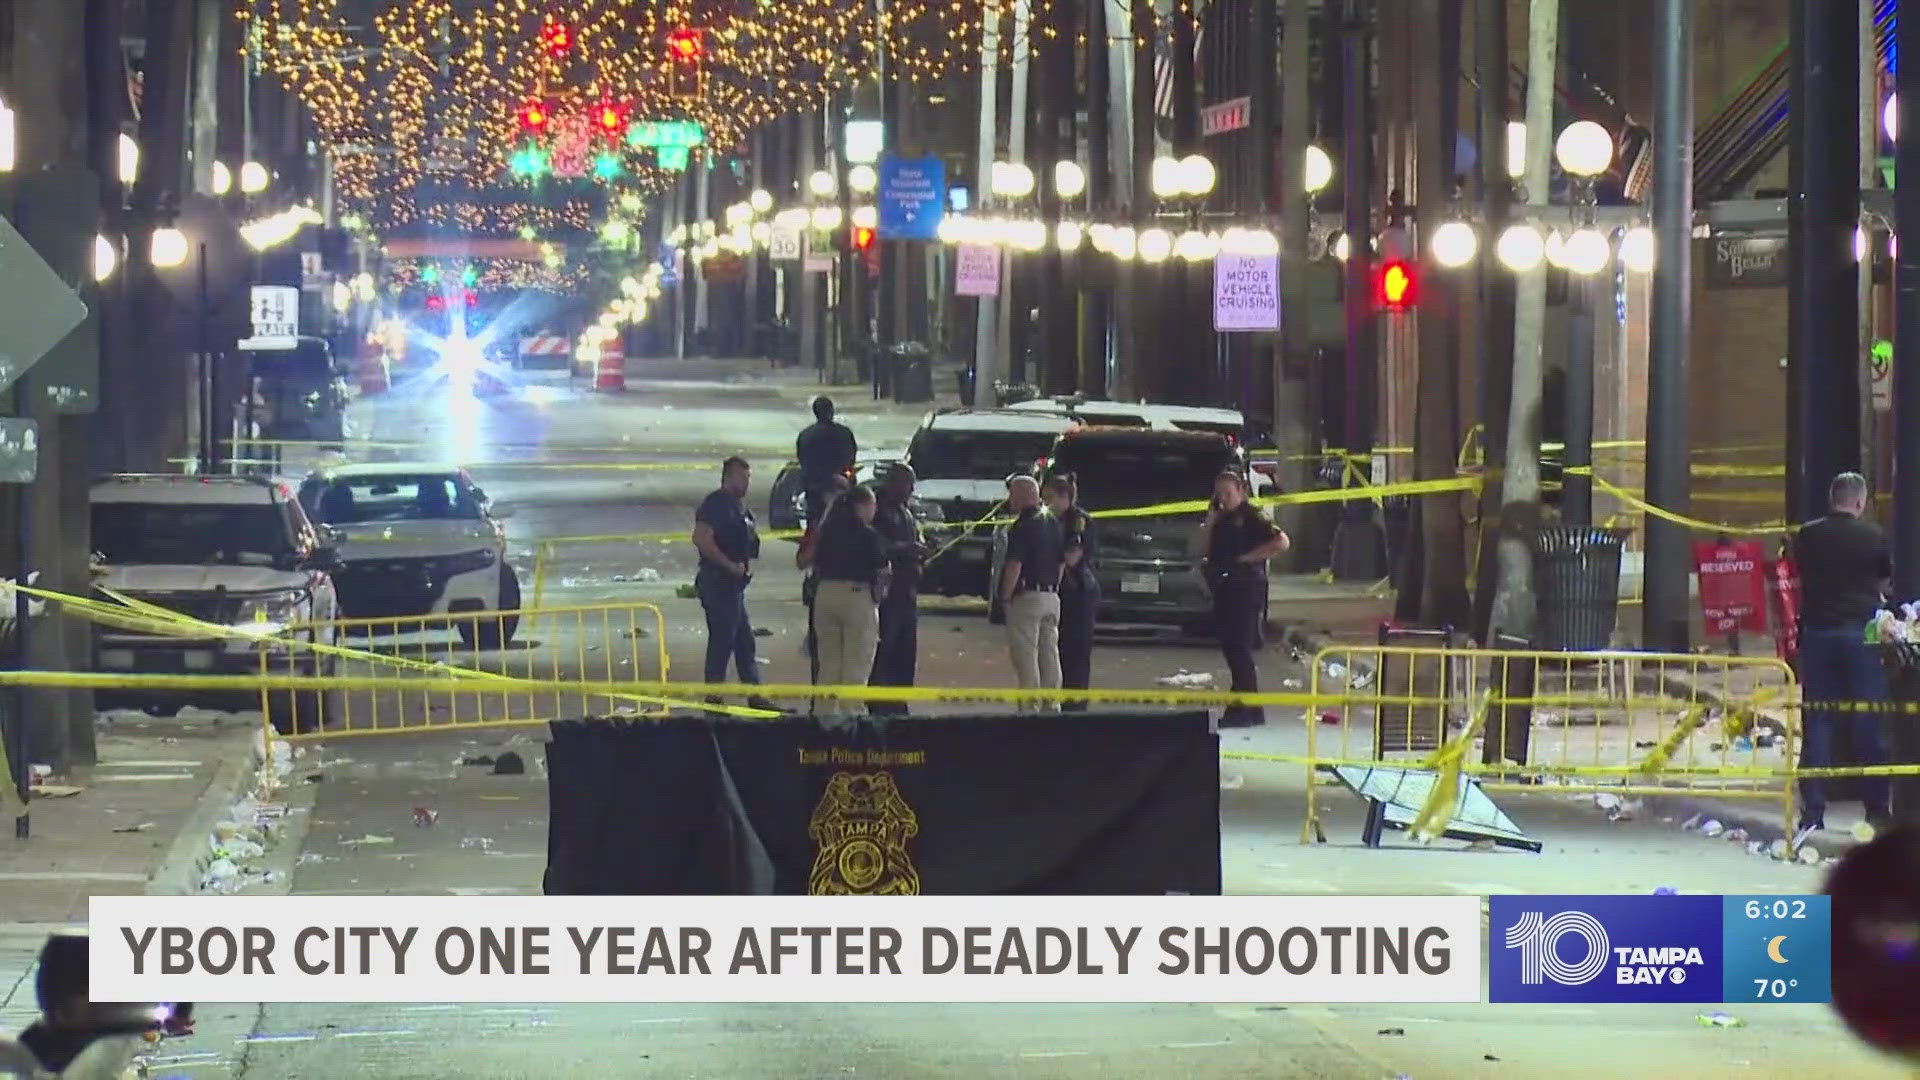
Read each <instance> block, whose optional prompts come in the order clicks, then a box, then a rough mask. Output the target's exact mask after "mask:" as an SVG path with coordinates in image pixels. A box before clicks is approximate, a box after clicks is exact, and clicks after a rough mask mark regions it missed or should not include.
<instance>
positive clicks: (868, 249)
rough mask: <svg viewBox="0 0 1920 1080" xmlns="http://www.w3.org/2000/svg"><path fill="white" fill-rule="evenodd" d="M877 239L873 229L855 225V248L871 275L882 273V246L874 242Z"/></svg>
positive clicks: (868, 273)
mask: <svg viewBox="0 0 1920 1080" xmlns="http://www.w3.org/2000/svg"><path fill="white" fill-rule="evenodd" d="M875 239H876V237H875V235H874V232H873V230H872V229H869V228H867V227H866V226H864V225H856V226H854V228H853V250H854V251H856V252H858V253H859V255H860V261H861V262H862V263H864V264H865V265H866V268H867V275H868V276H869V277H872V276H875V275H878V274H879V273H880V248H879V245H877V244H875V243H874V240H875Z"/></svg>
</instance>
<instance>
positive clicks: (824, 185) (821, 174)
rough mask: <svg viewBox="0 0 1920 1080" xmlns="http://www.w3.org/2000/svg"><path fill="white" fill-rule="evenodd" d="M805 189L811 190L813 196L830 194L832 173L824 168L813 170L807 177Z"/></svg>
mask: <svg viewBox="0 0 1920 1080" xmlns="http://www.w3.org/2000/svg"><path fill="white" fill-rule="evenodd" d="M807 190H808V191H811V192H813V194H814V197H815V198H819V199H824V198H827V197H828V196H830V195H832V194H833V174H832V173H830V172H828V171H827V170H825V169H818V170H815V172H814V174H813V175H812V176H809V177H807Z"/></svg>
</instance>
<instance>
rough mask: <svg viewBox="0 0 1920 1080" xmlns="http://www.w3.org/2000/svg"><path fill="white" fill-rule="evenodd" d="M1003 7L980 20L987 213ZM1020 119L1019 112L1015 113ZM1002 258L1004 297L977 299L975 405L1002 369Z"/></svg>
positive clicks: (976, 182) (977, 197)
mask: <svg viewBox="0 0 1920 1080" xmlns="http://www.w3.org/2000/svg"><path fill="white" fill-rule="evenodd" d="M999 95H1000V9H999V8H998V7H992V8H988V9H986V11H985V13H984V14H983V16H982V17H981V21H980V127H979V135H978V141H977V142H976V144H975V146H976V153H977V156H976V157H975V158H974V162H975V167H974V174H973V187H974V192H973V195H974V202H975V203H976V204H977V205H978V206H979V207H980V212H984V211H985V210H986V209H987V207H989V206H991V205H992V202H993V162H994V156H995V153H996V151H997V149H998V145H999V134H998V133H999V119H998V118H999V114H1000V102H999ZM1015 118H1016V119H1018V114H1015ZM999 259H1000V269H1001V271H1002V272H1001V274H1000V296H982V297H978V298H976V299H975V300H974V305H975V306H974V324H973V401H971V402H969V403H968V404H971V405H974V406H989V405H992V404H993V384H994V383H995V382H997V381H999V379H1000V376H1001V373H1002V371H1003V370H1004V369H1003V368H1002V367H1001V356H1000V351H999V349H1000V330H999V326H1000V322H999V317H998V316H997V315H996V313H995V310H994V309H995V308H996V307H998V306H999V302H1000V299H1001V297H1004V296H1005V295H1006V294H1007V286H1008V281H1007V274H1006V273H1005V271H1006V268H1007V261H1008V260H1007V258H1006V255H1005V254H1004V253H1003V254H1002V255H1000V256H999Z"/></svg>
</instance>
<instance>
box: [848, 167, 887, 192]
mask: <svg viewBox="0 0 1920 1080" xmlns="http://www.w3.org/2000/svg"><path fill="white" fill-rule="evenodd" d="M879 186H880V174H879V173H876V172H874V171H873V166H871V165H855V166H854V167H853V168H851V169H848V170H847V188H848V190H850V191H852V192H853V193H854V194H855V195H869V194H872V192H873V190H874V189H875V188H877V187H879Z"/></svg>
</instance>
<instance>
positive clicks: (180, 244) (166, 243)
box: [153, 226, 187, 270]
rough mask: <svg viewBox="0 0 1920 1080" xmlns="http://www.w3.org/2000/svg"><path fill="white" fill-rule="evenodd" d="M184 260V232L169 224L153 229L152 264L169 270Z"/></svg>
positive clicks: (185, 247)
mask: <svg viewBox="0 0 1920 1080" xmlns="http://www.w3.org/2000/svg"><path fill="white" fill-rule="evenodd" d="M186 261H187V234H186V233H183V232H181V231H180V230H179V229H175V228H172V227H170V226H169V227H167V228H162V229H155V230H153V265H155V266H157V267H160V268H161V269H163V270H170V269H172V268H173V267H176V266H179V265H180V264H182V263H184V262H186Z"/></svg>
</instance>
